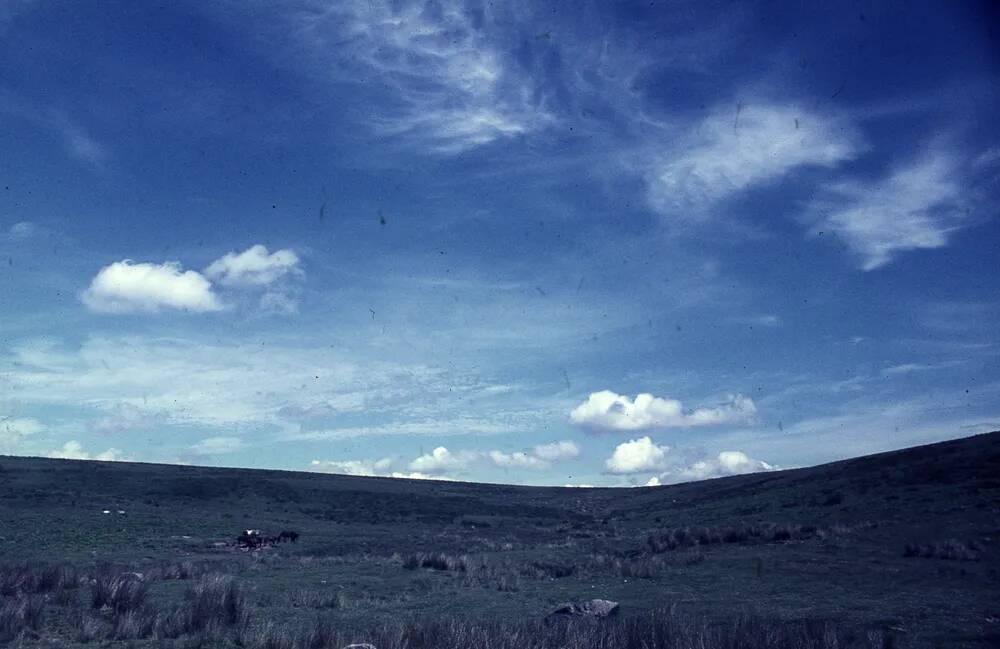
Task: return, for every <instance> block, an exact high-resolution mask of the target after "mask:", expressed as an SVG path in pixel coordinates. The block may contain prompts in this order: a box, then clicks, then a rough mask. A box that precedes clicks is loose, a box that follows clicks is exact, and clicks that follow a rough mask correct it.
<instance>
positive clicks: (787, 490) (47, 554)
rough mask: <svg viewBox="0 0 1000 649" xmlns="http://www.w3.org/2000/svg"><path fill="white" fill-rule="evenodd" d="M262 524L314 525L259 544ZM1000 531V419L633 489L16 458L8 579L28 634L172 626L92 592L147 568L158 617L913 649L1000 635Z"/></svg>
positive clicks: (46, 638) (58, 636) (6, 473)
mask: <svg viewBox="0 0 1000 649" xmlns="http://www.w3.org/2000/svg"><path fill="white" fill-rule="evenodd" d="M104 511H110V512H111V513H108V514H105V513H103V512H104ZM119 511H122V512H124V513H122V514H119V513H118V512H119ZM245 528H259V529H262V530H265V531H268V532H273V533H277V532H279V531H281V530H285V529H291V530H296V531H298V532H300V533H301V535H302V536H301V538H300V540H299V542H298V543H294V544H292V543H284V544H279V545H277V546H275V547H270V548H265V549H262V550H260V551H257V552H245V551H242V550H240V549H238V548H237V547H235V545H234V544H233V541H234V540H235V538H236V536H237V535H238V534H239V532H240V531H241V530H243V529H245ZM998 539H1000V433H990V434H987V435H980V436H976V437H971V438H967V439H961V440H956V441H951V442H945V443H941V444H933V445H929V446H922V447H918V448H913V449H907V450H903V451H897V452H892V453H884V454H880V455H874V456H869V457H864V458H858V459H853V460H848V461H844V462H837V463H833V464H828V465H823V466H819V467H813V468H807V469H797V470H791V471H780V472H774V473H766V474H756V475H750V476H739V477H731V478H722V479H717V480H710V481H704V482H697V483H689V484H684V485H676V486H665V487H653V488H637V489H558V488H531V487H513V486H499V485H482V484H466V483H449V482H430V481H411V480H396V479H387V478H359V477H349V476H331V475H318V474H309V473H294V472H281V471H256V470H253V471H251V470H241V469H213V468H204V467H183V466H164V465H150V464H129V463H103V462H79V461H69V460H50V459H36V458H12V457H4V458H0V548H2V550H3V557H4V561H5V562H7V564H8V565H7V567H6V568H5V572H4V577H3V580H2V581H0V590H3V595H4V598H5V599H4V602H5V606H7V607H8V608H11V610H13V608H12V607H14V603H15V600H16V602H21V603H20V604H18V605H19V606H21V608H22V609H23V608H24V607H25V606H26V604H25V602H28V601H29V599H30V598H33V599H31V601H32V602H35V605H37V606H40V607H42V608H44V611H43V612H42V613H41V614H40V618H39V620H35V621H34V622H32V620H31V616H30V615H29V614H28V613H24V614H23V615H21V617H20V618H17V619H21V618H24V619H23V620H22V622H23V623H21V622H16V620H15V622H10V623H9V625H8V626H9V627H10V630H11V633H10V637H11V638H19V641H20V642H23V643H27V644H32V643H34V644H39V643H40V644H50V643H55V644H60V645H61V646H65V644H66V643H70V644H72V643H80V642H84V641H87V642H93V641H99V640H101V641H104V640H106V639H107V638H111V637H115V636H117V637H128V635H129V634H131V635H132V636H133V637H134V638H137V639H135V640H133V641H132V642H134V643H138V644H140V645H141V644H142V643H144V642H156V640H155V638H158V637H159V638H162V637H166V635H164V634H165V632H161V633H160V634H159V635H157V632H154V631H148V632H147V631H135V630H133V631H129V632H128V633H118V632H117V631H116V629H118V628H119V626H121V625H122V624H123V622H122V620H123V619H124V616H125V612H127V611H126V610H125V609H124V608H123V609H122V610H112V609H114V608H115V607H114V606H111V607H109V606H104V607H103V608H102V606H101V605H99V604H102V602H98V601H95V599H94V597H95V596H96V595H95V589H96V588H97V587H98V585H99V582H100V580H101V579H110V578H113V577H114V576H115V575H119V574H120V573H122V572H124V571H135V572H139V573H142V586H141V590H142V591H143V593H142V594H141V595H137V597H139V599H140V600H141V601H139V600H137V603H136V606H135V607H133V608H134V610H136V611H138V610H140V609H141V610H143V611H145V612H147V613H148V614H149V615H152V616H153V617H154V618H155V616H156V611H161V612H162V611H165V610H173V609H172V608H171V607H175V608H176V607H177V606H180V605H181V604H183V603H184V602H190V601H192V599H191V598H193V597H194V596H195V595H194V594H193V592H194V590H195V589H197V588H202V589H204V588H206V587H207V586H206V585H205V584H207V583H208V582H207V581H206V579H210V578H208V577H205V575H208V574H212V573H221V574H223V575H228V576H230V578H231V579H233V580H234V581H233V583H235V584H238V587H239V589H240V591H241V597H243V598H245V600H246V601H245V610H246V611H248V612H249V613H247V615H250V614H252V617H253V619H254V620H256V622H254V623H253V624H257V625H259V624H262V620H267V621H269V622H273V621H276V620H277V621H280V624H281V625H283V628H284V627H288V628H295V627H296V626H300V627H303V628H304V627H305V626H308V625H315V624H317V620H319V619H322V620H325V621H326V622H327V623H329V624H332V625H334V626H336V628H338V629H342V630H346V631H345V632H347V631H350V632H351V633H356V634H361V635H362V636H363V635H364V633H366V632H368V633H374V631H366V629H372V628H374V627H375V626H378V625H381V624H383V623H388V622H399V621H401V620H425V621H426V620H428V619H432V618H433V619H441V618H442V617H448V618H452V617H454V618H457V619H459V620H463V619H465V620H527V621H529V623H530V621H531V620H537V619H540V618H541V617H542V616H544V615H545V614H546V613H547V612H548V611H549V610H551V608H552V607H553V606H555V605H556V604H558V603H560V602H563V601H566V600H571V599H587V598H592V597H602V598H608V599H613V600H616V601H619V602H621V611H622V615H623V616H624V617H626V618H629V617H630V616H637V615H641V614H643V613H644V612H648V611H651V610H654V609H662V608H663V607H667V606H675V607H676V608H675V612H674V615H682V616H683V617H684V618H685V619H692V620H694V619H697V620H701V621H703V622H700V624H704V625H705V628H721V627H720V626H713V625H723V626H724V625H727V624H731V621H732V620H733V618H734V616H735V615H737V614H743V613H746V614H750V615H756V616H761V617H762V618H764V619H768V620H785V621H798V622H801V623H805V624H813V623H816V622H817V621H820V622H824V621H831V622H832V623H835V624H836V625H837V628H841V629H849V630H851V632H852V633H855V634H856V635H857V636H858V637H859V638H869V640H870V641H871V642H875V640H871V638H881V639H880V640H878V642H891V643H894V644H895V645H896V646H928V647H931V646H970V647H982V646H997V645H996V643H997V642H998V641H1000V604H998V603H1000V549H998V543H997V541H998ZM224 544H225V545H224ZM57 564H58V565H62V567H61V568H59V570H60V571H61V572H60V573H59V575H61V576H58V577H52V576H51V575H50V577H48V578H44V579H43V578H41V577H40V576H39V575H41V574H42V573H40V572H39V571H42V570H44V567H45V566H56V565H57ZM18 571H20V572H18ZM29 573H30V575H35V576H34V577H31V576H25V575H28V574H29ZM19 574H20V575H21V576H20V577H18V576H17V575H19ZM53 574H54V573H53ZM46 579H48V581H46ZM18 580H20V581H18ZM32 580H34V581H32ZM50 582H51V583H50ZM5 584H6V585H5ZM12 584H13V585H12ZM24 584H29V585H24ZM30 584H35V585H34V586H32V585H30ZM46 584H48V585H46ZM17 598H21V599H17ZM26 598H29V599H26ZM126 608H127V606H126ZM18 610H21V609H18ZM678 611H679V613H678ZM11 615H13V613H12V614H11ZM19 615H20V614H19ZM137 615H138V614H137V613H136V614H135V615H133V617H136V616H137ZM14 617H15V618H16V617H17V616H14ZM161 617H162V614H161ZM12 619H13V618H12ZM4 624H5V622H4V618H3V613H2V612H0V634H2V630H3V626H4ZM19 624H20V626H18V625H19ZM150 624H153V622H150ZM81 628H89V629H91V631H92V633H91V632H90V631H88V632H87V633H84V634H81V632H80V629H81ZM151 628H152V627H151ZM253 628H257V627H253ZM261 628H263V627H261ZM258 631H259V629H258ZM263 633H264V632H263V631H259V632H255V634H256V636H257V637H262V634H263ZM872 634H874V635H872ZM177 637H179V638H181V639H183V638H184V637H187V636H183V635H178V636H177ZM192 637H193V636H192ZM213 637H215V636H213ZM227 637H228V636H227ZM233 637H235V636H233ZM869 640H865V642H868V641H869ZM229 641H233V642H235V641H236V640H232V639H230V640H227V642H229ZM220 642H221V640H220ZM331 642H332V641H331ZM991 643H993V644H991ZM316 646H323V645H322V644H318V645H316ZM864 646H868V645H864ZM873 646H874V645H873ZM880 646H881V645H880Z"/></svg>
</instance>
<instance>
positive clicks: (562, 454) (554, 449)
mask: <svg viewBox="0 0 1000 649" xmlns="http://www.w3.org/2000/svg"><path fill="white" fill-rule="evenodd" d="M534 450H535V455H536V456H538V457H539V458H540V459H542V460H545V461H547V462H556V461H558V460H572V459H573V458H576V457H579V456H580V447H579V446H577V445H576V444H575V443H573V442H571V441H569V440H563V441H560V442H552V443H551V444H539V445H538V446H536V447H535V449H534Z"/></svg>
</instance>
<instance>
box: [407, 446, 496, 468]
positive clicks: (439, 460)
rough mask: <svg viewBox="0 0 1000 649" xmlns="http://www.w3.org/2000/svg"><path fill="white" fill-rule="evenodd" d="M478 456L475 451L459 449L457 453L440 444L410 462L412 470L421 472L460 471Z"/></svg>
mask: <svg viewBox="0 0 1000 649" xmlns="http://www.w3.org/2000/svg"><path fill="white" fill-rule="evenodd" d="M478 457H479V454H478V453H476V452H474V451H459V452H457V453H452V452H451V451H449V450H448V449H447V448H445V447H444V446H438V447H437V448H436V449H434V450H433V451H431V452H430V453H425V454H424V455H421V456H420V457H418V458H417V459H415V460H413V461H412V462H410V470H411V471H416V472H420V473H443V472H445V471H459V470H462V469H464V468H465V467H466V466H468V464H469V463H470V462H472V461H473V460H475V459H477V458H478Z"/></svg>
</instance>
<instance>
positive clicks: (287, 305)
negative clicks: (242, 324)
mask: <svg viewBox="0 0 1000 649" xmlns="http://www.w3.org/2000/svg"><path fill="white" fill-rule="evenodd" d="M257 305H258V306H259V307H260V310H261V311H262V312H263V313H274V314H278V315H292V314H294V313H298V312H299V302H298V300H297V299H296V298H295V297H294V296H292V295H290V294H289V293H286V292H282V291H268V292H267V293H264V294H263V295H261V296H260V301H259V302H258V303H257Z"/></svg>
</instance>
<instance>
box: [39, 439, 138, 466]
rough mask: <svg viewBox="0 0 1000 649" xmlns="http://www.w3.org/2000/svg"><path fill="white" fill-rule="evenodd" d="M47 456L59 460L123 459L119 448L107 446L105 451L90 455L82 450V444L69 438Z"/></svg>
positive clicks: (117, 460)
mask: <svg viewBox="0 0 1000 649" xmlns="http://www.w3.org/2000/svg"><path fill="white" fill-rule="evenodd" d="M48 456H49V457H52V458H58V459H61V460H101V461H104V462H121V461H123V460H125V457H124V455H123V454H122V452H121V450H119V449H117V448H109V449H108V450H106V451H103V452H101V453H97V454H96V455H92V454H90V453H88V452H87V451H86V450H84V448H83V445H82V444H80V442H78V441H76V440H71V441H68V442H66V443H65V444H63V445H62V448H60V449H59V450H57V451H52V452H51V453H49V454H48Z"/></svg>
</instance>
